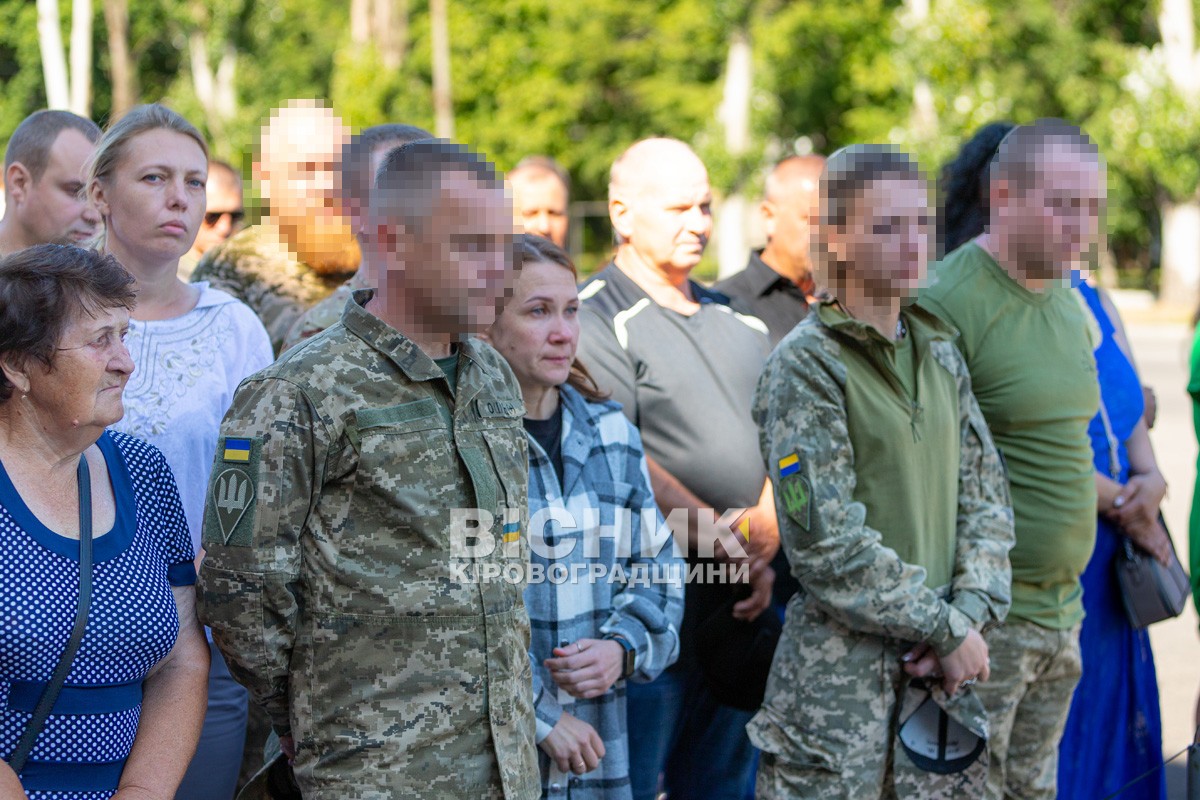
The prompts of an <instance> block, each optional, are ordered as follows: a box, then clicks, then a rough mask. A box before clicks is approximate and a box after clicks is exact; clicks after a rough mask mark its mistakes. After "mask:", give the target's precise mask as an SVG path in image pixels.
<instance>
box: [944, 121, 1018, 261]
mask: <svg viewBox="0 0 1200 800" xmlns="http://www.w3.org/2000/svg"><path fill="white" fill-rule="evenodd" d="M1015 127H1017V126H1016V125H1014V124H1013V123H1011V122H1004V121H999V122H989V123H988V124H987V125H984V126H983V127H982V128H980V129H979V130H977V131H975V133H974V134H973V135H972V136H971V138H970V139H968V140H967V141H965V142H964V143H963V146H962V147H961V148H960V149H959V151H958V154H957V155H956V156H955V157H954V159H953V160H952V161H949V162H947V164H946V166H944V167H942V174H941V176H940V179H939V184H940V186H939V188H940V189H941V194H942V202H941V204H940V206H939V208H938V217H939V219H938V230H939V231H940V234H941V235H940V237H939V238H940V239H941V240H942V242H943V243H944V245H945V247H944V249H943V250H942V251H941V252H940V253H939V254H938V255H942V254H944V253H949V252H952V251H954V250H957V249H958V248H959V247H960V246H961V245H962V244H964V243H966V242H968V241H970V240H971V239H973V238H975V237H976V236H978V235H979V234H981V233H983V230H984V228H986V227H987V223H988V214H989V212H990V210H991V200H990V197H989V194H990V189H991V180H990V177H991V166H992V160H993V159H995V157H996V151H997V150H998V149H999V147H1000V142H1002V141H1004V137H1005V136H1008V134H1009V133H1010V132H1011V131H1012V130H1013V128H1015Z"/></svg>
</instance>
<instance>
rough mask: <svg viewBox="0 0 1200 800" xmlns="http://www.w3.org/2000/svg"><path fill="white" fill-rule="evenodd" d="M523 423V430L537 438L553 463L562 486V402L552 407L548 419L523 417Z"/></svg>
mask: <svg viewBox="0 0 1200 800" xmlns="http://www.w3.org/2000/svg"><path fill="white" fill-rule="evenodd" d="M524 423H525V430H526V431H528V432H529V435H530V436H532V437H533V438H534V439H536V440H537V443H538V444H540V445H541V446H542V449H543V450H545V451H546V455H548V456H549V457H550V463H551V464H553V465H554V473H555V474H556V475H558V485H559V486H562V484H563V457H562V403H559V404H558V408H556V409H554V413H553V414H551V415H550V418H549V419H530V418H529V417H525V419H524Z"/></svg>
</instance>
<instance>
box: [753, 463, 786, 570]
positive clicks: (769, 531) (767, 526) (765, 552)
mask: <svg viewBox="0 0 1200 800" xmlns="http://www.w3.org/2000/svg"><path fill="white" fill-rule="evenodd" d="M746 517H747V518H748V519H749V521H750V538H749V541H747V542H746V549H747V550H748V551H749V552H750V557H751V558H754V559H758V558H761V559H762V560H764V561H766V562H768V563H770V561H771V559H773V558H775V554H776V553H777V552H779V520H778V519H777V518H776V516H775V495H774V493H773V492H772V491H771V484H770V482H768V483H767V490H766V491H765V492H764V493H763V496H762V498H761V499H760V500H759V501H758V505H755V506H751V507H750V508H748V509H746Z"/></svg>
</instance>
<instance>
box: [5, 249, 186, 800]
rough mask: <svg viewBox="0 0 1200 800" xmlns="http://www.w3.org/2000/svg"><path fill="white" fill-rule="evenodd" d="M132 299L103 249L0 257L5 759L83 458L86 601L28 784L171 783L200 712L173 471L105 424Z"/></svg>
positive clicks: (69, 533) (41, 667) (54, 633)
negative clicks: (87, 494) (88, 555)
mask: <svg viewBox="0 0 1200 800" xmlns="http://www.w3.org/2000/svg"><path fill="white" fill-rule="evenodd" d="M133 302H134V292H133V278H132V277H131V276H130V275H129V273H127V272H126V271H125V270H124V269H123V268H122V267H121V265H120V264H119V263H117V261H116V260H115V259H113V258H112V257H111V256H102V255H100V254H98V253H95V252H92V251H87V250H81V249H79V248H76V247H63V246H59V245H41V246H38V247H32V248H29V249H27V250H22V251H18V252H17V253H14V254H12V255H10V256H8V257H7V258H5V259H3V260H0V758H3V759H4V760H5V761H6V762H7V761H13V760H14V758H13V756H14V752H18V751H19V747H18V743H19V742H21V740H22V739H23V738H24V737H25V735H26V731H27V730H33V731H37V727H36V726H33V727H32V728H31V726H30V721H31V719H32V718H33V716H34V714H33V712H34V709H35V708H36V707H37V706H38V704H39V700H40V698H41V697H42V695H43V692H44V690H45V687H46V685H47V683H49V682H50V678H51V675H53V674H54V672H55V669H56V666H57V665H58V663H59V661H60V660H61V658H62V654H63V652H64V650H67V642H68V640H70V639H71V633H72V628H73V626H74V622H75V618H76V612H77V608H78V598H79V593H80V576H81V570H80V554H81V536H80V535H81V527H80V511H79V506H80V502H79V499H78V498H79V496H80V486H81V484H80V482H79V479H78V477H77V469H78V468H79V464H80V462H81V461H84V462H86V464H87V466H88V470H89V471H90V473H91V477H90V481H89V483H90V487H91V507H92V525H91V529H92V531H93V554H92V559H91V561H92V600H91V604H90V608H89V610H88V615H87V624H86V628H85V629H84V632H83V636H82V639H81V640H80V645H79V649H78V652H77V653H76V654H75V656H74V658H73V659H71V660H70V671H69V672H68V673H67V675H66V680H65V683H64V684H63V688H62V691H61V693H60V694H59V695H58V698H57V701H56V702H55V703H54V705H53V706H52V707H51V709H50V714H49V716H48V717H47V718H46V720H45V724H44V726H43V727H42V728H41V730H40V731H38V732H37V736H36V738H34V739H33V747H32V750H30V751H28V753H29V754H28V760H27V761H25V762H24V764H23V765H21V764H18V767H19V775H20V781H21V784H22V786H23V787H24V791H25V792H26V793H27V794H28V796H29V800H108V798H116V800H139V799H141V798H150V797H154V798H163V797H171V796H173V795H174V793H175V790H176V788H177V787H178V786H179V782H180V779H181V778H182V777H183V774H184V770H185V769H186V768H187V764H188V761H189V759H190V758H191V757H192V753H193V752H194V751H195V748H196V741H197V740H198V738H199V735H200V728H201V724H202V722H203V719H204V707H205V685H206V683H207V677H208V648H207V647H206V645H205V641H204V634H203V632H202V630H201V628H200V625H199V622H198V621H197V619H196V610H195V602H196V594H195V588H194V584H195V581H196V569H195V566H194V564H193V562H192V560H193V558H194V556H195V554H194V552H193V550H192V543H191V539H190V537H189V535H188V528H187V523H186V521H185V519H184V514H183V507H182V505H181V504H180V501H179V492H178V490H177V489H176V486H175V479H174V477H173V476H172V473H171V470H170V468H169V467H168V466H167V462H166V460H165V459H164V458H163V456H162V454H161V453H160V452H159V451H158V450H157V449H155V448H154V447H152V446H150V445H148V444H146V443H145V442H142V441H140V440H138V439H134V438H133V437H130V436H127V435H125V434H121V433H116V432H113V431H109V430H106V429H107V428H108V426H110V425H112V424H113V423H115V422H117V421H118V420H119V419H121V416H122V415H123V414H124V405H123V402H122V399H121V394H122V391H123V390H124V388H125V384H126V382H127V381H128V380H129V375H130V373H132V371H133V362H132V360H131V359H130V355H129V351H128V350H127V349H126V347H125V343H124V338H125V333H126V331H127V330H128V328H129V310H130V308H131V307H132V306H133ZM82 485H83V486H84V487H85V488H86V487H87V486H88V484H87V483H85V484H82ZM30 735H32V734H30ZM16 760H18V761H19V759H16ZM5 797H8V795H5Z"/></svg>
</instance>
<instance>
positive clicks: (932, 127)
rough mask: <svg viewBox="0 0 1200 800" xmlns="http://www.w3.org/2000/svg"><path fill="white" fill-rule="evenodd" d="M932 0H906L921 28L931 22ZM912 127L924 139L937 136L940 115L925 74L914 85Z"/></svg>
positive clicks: (920, 138)
mask: <svg viewBox="0 0 1200 800" xmlns="http://www.w3.org/2000/svg"><path fill="white" fill-rule="evenodd" d="M930 2H931V0H905V2H904V5H905V6H907V7H908V12H909V13H910V14H911V15H912V17H913V20H915V22H916V24H917V26H918V27H920V28H924V27H926V26H927V25H928V24H929V6H930ZM912 129H913V133H914V134H916V136H917V138H918V139H919V140H922V141H932V140H933V139H934V138H935V137H936V136H937V130H938V117H937V107H936V106H935V105H934V100H933V89H932V88H930V86H929V79H928V78H926V77H925V76H924V75H922V76H919V77H918V78H917V83H916V85H915V86H913V107H912Z"/></svg>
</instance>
